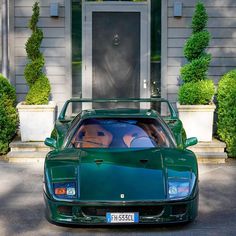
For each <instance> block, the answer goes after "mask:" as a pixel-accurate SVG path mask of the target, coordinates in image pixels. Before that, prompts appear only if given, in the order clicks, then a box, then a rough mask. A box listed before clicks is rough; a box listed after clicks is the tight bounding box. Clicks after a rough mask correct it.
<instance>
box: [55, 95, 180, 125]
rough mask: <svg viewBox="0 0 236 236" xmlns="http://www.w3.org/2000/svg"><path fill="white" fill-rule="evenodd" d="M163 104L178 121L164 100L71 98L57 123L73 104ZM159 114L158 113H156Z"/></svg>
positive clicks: (168, 103)
mask: <svg viewBox="0 0 236 236" xmlns="http://www.w3.org/2000/svg"><path fill="white" fill-rule="evenodd" d="M121 102H122V103H126V102H127V103H132V102H133V103H159V104H162V103H165V104H166V105H167V107H168V109H169V113H170V118H171V119H178V116H177V113H176V111H175V109H174V108H173V106H172V105H171V103H170V102H169V101H168V100H166V99H164V98H127V99H88V98H71V99H69V100H67V101H66V102H65V104H64V106H63V108H62V110H61V113H60V115H59V121H64V120H65V116H66V112H67V109H68V106H69V104H73V103H121ZM157 112H159V111H157Z"/></svg>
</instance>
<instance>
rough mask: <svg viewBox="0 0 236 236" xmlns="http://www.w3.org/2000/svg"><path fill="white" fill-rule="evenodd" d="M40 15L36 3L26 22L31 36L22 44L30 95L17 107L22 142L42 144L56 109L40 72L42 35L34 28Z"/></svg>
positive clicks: (43, 62)
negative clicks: (26, 59)
mask: <svg viewBox="0 0 236 236" xmlns="http://www.w3.org/2000/svg"><path fill="white" fill-rule="evenodd" d="M39 15H40V9H39V3H38V2H35V4H34V5H33V14H32V17H31V19H30V21H29V28H30V29H31V31H32V35H31V36H30V37H29V39H28V40H27V42H26V44H25V48H26V53H27V57H28V63H27V65H26V67H25V70H24V75H25V79H26V81H27V84H28V86H29V91H28V94H27V95H26V99H25V101H24V102H21V103H19V104H18V105H17V109H18V112H19V118H20V131H21V140H22V141H43V140H44V139H45V138H46V137H47V136H50V132H51V131H52V129H53V125H54V120H55V108H56V105H55V103H54V102H49V95H50V91H51V88H50V83H49V80H48V78H47V77H46V75H45V74H44V72H43V67H44V64H45V61H44V56H43V54H42V53H41V52H40V45H41V42H42V40H43V31H42V30H41V29H39V28H38V26H37V23H38V19H39Z"/></svg>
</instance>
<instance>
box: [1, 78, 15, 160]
mask: <svg viewBox="0 0 236 236" xmlns="http://www.w3.org/2000/svg"><path fill="white" fill-rule="evenodd" d="M15 104H16V92H15V89H14V87H13V86H12V85H11V84H10V83H9V82H8V80H7V79H6V78H5V77H3V76H2V75H0V127H1V128H0V155H3V154H6V153H7V151H8V149H9V142H10V141H11V139H12V138H13V136H14V135H15V133H16V128H17V124H18V116H17V111H16V108H15Z"/></svg>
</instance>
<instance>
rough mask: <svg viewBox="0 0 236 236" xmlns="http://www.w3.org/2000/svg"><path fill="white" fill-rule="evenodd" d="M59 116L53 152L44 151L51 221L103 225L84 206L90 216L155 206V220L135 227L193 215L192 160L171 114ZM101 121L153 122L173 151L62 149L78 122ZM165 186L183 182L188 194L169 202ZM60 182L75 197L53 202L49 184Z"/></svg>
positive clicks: (195, 179)
mask: <svg viewBox="0 0 236 236" xmlns="http://www.w3.org/2000/svg"><path fill="white" fill-rule="evenodd" d="M72 100H73V101H78V99H72ZM69 101H71V100H69ZM103 101H104V100H103ZM80 102H81V100H80ZM129 102H130V101H129ZM63 112H64V111H62V113H63ZM62 117H63V114H62V116H60V118H61V120H60V121H59V120H58V121H57V122H56V125H55V129H54V132H53V135H52V137H53V138H54V139H56V140H57V148H56V149H55V150H53V151H51V152H49V153H48V155H47V157H46V160H45V172H44V174H45V188H44V198H45V203H46V207H47V213H48V217H49V219H50V220H51V221H53V222H58V223H68V224H106V217H105V216H104V215H86V214H85V213H84V207H90V208H93V209H95V212H96V209H98V208H99V209H103V208H109V209H113V207H116V209H119V207H123V208H124V207H126V208H125V209H132V207H138V209H139V207H140V209H141V208H142V207H145V206H152V208H153V209H155V208H157V207H161V209H162V211H161V213H159V214H158V215H145V216H140V218H139V223H140V224H146V223H150V224H159V223H174V222H185V221H190V220H193V219H194V218H195V217H196V216H197V209H198V166H197V160H196V156H195V155H194V153H193V152H191V151H189V150H186V149H185V148H184V143H185V142H186V137H185V136H184V130H183V127H182V123H181V121H180V120H178V118H177V116H175V112H174V111H173V114H172V115H170V116H169V117H168V119H166V121H164V120H163V119H162V118H161V117H160V115H159V114H158V113H157V112H156V111H154V110H145V109H140V110H137V109H117V110H88V111H81V113H80V114H79V115H78V116H77V117H76V118H74V119H73V118H72V117H71V118H67V119H65V117H64V119H62ZM103 117H106V118H108V117H109V118H112V117H115V118H117V117H120V118H124V117H127V118H128V117H135V118H152V119H157V120H158V121H159V122H162V124H163V127H166V128H167V129H169V128H170V129H171V130H172V131H173V137H172V138H174V139H175V141H176V143H177V146H176V147H175V146H173V147H172V148H160V147H155V148H147V149H141V148H139V149H137V148H119V149H109V148H73V147H70V146H68V145H67V143H69V142H70V138H71V137H72V136H73V135H70V133H73V132H74V130H76V129H77V127H78V126H77V125H78V123H79V122H80V121H81V120H84V119H91V118H103ZM168 127H169V128H168ZM170 135H171V134H170ZM190 141H191V140H190ZM169 181H172V182H173V181H174V182H176V181H177V182H178V181H179V182H180V183H182V182H183V181H184V182H186V183H187V184H188V183H189V193H188V194H187V195H186V196H185V197H179V198H176V199H171V198H170V197H169ZM66 182H70V183H71V182H73V183H75V185H76V197H75V198H73V199H59V198H58V197H57V196H55V194H54V189H53V186H54V185H53V184H54V183H66ZM181 189H183V188H180V191H182V190H181ZM178 191H179V190H178ZM58 207H59V208H60V207H64V208H63V209H66V212H64V213H63V212H60V209H59V208H58ZM65 207H67V208H65ZM117 207H118V208H117ZM135 209H137V208H135ZM109 211H112V210H109ZM123 211H124V210H123ZM179 211H182V213H181V214H180V213H178V212H179ZM96 214H98V213H96ZM147 214H149V213H147ZM150 214H151V213H150Z"/></svg>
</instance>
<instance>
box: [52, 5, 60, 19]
mask: <svg viewBox="0 0 236 236" xmlns="http://www.w3.org/2000/svg"><path fill="white" fill-rule="evenodd" d="M50 16H51V17H59V3H58V2H51V3H50Z"/></svg>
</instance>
